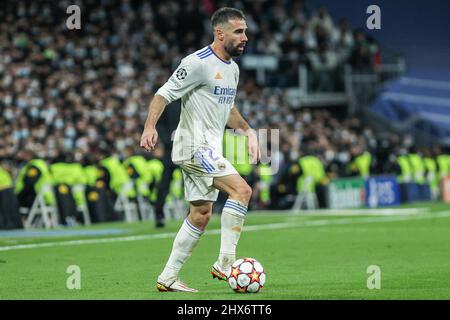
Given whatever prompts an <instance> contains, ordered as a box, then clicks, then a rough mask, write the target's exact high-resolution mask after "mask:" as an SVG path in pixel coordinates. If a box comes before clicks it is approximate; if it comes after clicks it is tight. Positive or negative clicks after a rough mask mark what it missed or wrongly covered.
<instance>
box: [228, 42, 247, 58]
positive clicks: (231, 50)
mask: <svg viewBox="0 0 450 320" xmlns="http://www.w3.org/2000/svg"><path fill="white" fill-rule="evenodd" d="M239 47H240V44H238V45H237V46H233V45H232V44H229V45H226V46H225V51H226V52H227V53H228V54H229V55H230V57H239V56H240V55H242V54H243V53H244V50H240V49H239Z"/></svg>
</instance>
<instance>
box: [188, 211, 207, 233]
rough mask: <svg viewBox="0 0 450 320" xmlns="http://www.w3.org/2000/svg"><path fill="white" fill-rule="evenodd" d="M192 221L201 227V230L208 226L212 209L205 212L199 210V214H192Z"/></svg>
mask: <svg viewBox="0 0 450 320" xmlns="http://www.w3.org/2000/svg"><path fill="white" fill-rule="evenodd" d="M191 219H192V223H193V224H194V226H196V227H197V228H200V229H201V230H204V229H205V228H206V226H207V225H208V222H209V220H210V219H211V211H205V212H201V213H199V212H197V214H194V215H192V218H191Z"/></svg>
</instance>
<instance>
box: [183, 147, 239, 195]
mask: <svg viewBox="0 0 450 320" xmlns="http://www.w3.org/2000/svg"><path fill="white" fill-rule="evenodd" d="M176 164H177V165H179V166H180V167H181V170H182V172H183V180H184V195H185V198H186V200H187V201H188V202H191V201H197V200H206V201H216V200H217V197H218V195H219V190H217V189H216V188H214V187H213V179H214V178H215V177H223V176H228V175H231V174H238V172H237V171H236V169H235V168H234V167H233V165H232V164H231V163H230V162H229V161H228V160H227V159H226V158H224V157H223V156H221V155H218V154H216V152H215V151H214V149H213V148H211V147H209V146H202V147H199V149H197V151H196V152H195V153H194V155H193V156H192V158H191V160H186V161H181V162H177V163H176Z"/></svg>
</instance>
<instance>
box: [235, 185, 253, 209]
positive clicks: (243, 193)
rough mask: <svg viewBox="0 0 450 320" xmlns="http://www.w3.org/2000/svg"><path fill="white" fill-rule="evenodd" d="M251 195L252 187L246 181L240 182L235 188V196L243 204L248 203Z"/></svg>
mask: <svg viewBox="0 0 450 320" xmlns="http://www.w3.org/2000/svg"><path fill="white" fill-rule="evenodd" d="M251 196H252V188H251V187H250V186H249V185H248V184H247V183H242V184H241V185H240V186H239V187H238V188H237V190H236V197H237V198H238V199H239V200H240V201H242V202H244V203H245V204H248V202H249V201H250V198H251Z"/></svg>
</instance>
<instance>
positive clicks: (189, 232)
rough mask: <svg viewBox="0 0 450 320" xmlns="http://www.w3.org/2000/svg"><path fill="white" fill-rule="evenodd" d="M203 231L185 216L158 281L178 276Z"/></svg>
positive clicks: (166, 280)
mask: <svg viewBox="0 0 450 320" xmlns="http://www.w3.org/2000/svg"><path fill="white" fill-rule="evenodd" d="M202 234H203V231H202V230H200V229H198V228H197V227H195V226H194V225H192V223H191V222H189V221H188V218H186V219H185V220H184V222H183V224H182V225H181V228H180V230H179V231H178V234H177V236H176V237H175V240H174V242H173V247H172V252H171V254H170V257H169V260H168V261H167V263H166V266H165V268H164V270H163V272H162V273H161V274H160V275H159V277H158V281H161V282H164V283H167V282H170V281H173V280H176V279H177V278H178V273H179V272H180V269H181V267H182V266H183V265H184V264H185V262H186V261H187V259H188V258H189V257H190V256H191V253H192V251H193V250H194V248H195V247H196V245H197V243H198V241H199V240H200V237H201V235H202Z"/></svg>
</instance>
